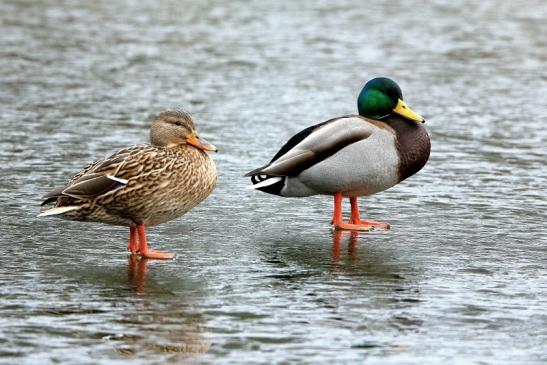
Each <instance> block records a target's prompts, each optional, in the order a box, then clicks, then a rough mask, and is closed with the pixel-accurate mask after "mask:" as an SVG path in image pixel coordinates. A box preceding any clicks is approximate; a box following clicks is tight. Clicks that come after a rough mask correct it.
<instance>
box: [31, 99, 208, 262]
mask: <svg viewBox="0 0 547 365" xmlns="http://www.w3.org/2000/svg"><path fill="white" fill-rule="evenodd" d="M150 142H151V144H140V145H136V146H132V147H128V148H124V149H122V150H119V151H118V152H116V153H114V154H113V155H112V156H109V157H106V158H103V159H100V160H97V161H95V162H93V163H92V164H90V165H88V166H87V167H85V168H83V169H82V170H80V172H78V173H77V174H76V175H75V176H74V177H73V178H72V179H70V181H69V182H68V184H66V185H65V186H62V187H59V188H57V189H55V190H53V191H51V192H50V193H48V194H46V195H45V196H44V201H43V202H42V205H44V204H48V203H55V206H54V207H53V208H51V209H48V210H46V211H44V212H43V213H41V214H40V215H39V216H40V217H45V216H55V217H58V218H63V219H69V220H75V221H91V222H101V223H107V224H113V225H119V226H128V227H129V245H128V247H127V248H128V250H129V251H131V253H134V254H139V255H141V256H142V257H146V258H152V259H170V258H172V257H173V256H174V255H173V254H171V253H167V252H161V251H153V250H150V249H149V248H148V243H147V240H146V231H145V228H146V226H155V225H158V224H161V223H164V222H167V221H170V220H172V219H175V218H178V217H180V216H182V215H183V214H184V213H186V212H188V211H189V210H190V209H192V208H193V207H195V206H196V205H197V204H198V203H199V202H201V201H202V200H203V199H205V198H206V197H207V196H208V195H209V194H210V193H211V192H212V191H213V189H214V187H215V185H216V181H217V172H216V168H215V164H214V162H213V160H212V159H211V158H210V157H209V155H208V154H207V153H206V152H205V151H216V148H215V147H214V146H213V145H211V144H209V143H208V142H207V141H205V140H204V139H202V138H200V137H199V136H198V134H197V132H196V129H195V127H194V122H193V121H192V118H191V117H190V115H189V114H188V113H186V112H185V111H183V110H180V109H173V110H167V111H164V112H162V113H160V114H158V115H157V116H156V117H155V118H154V119H153V121H152V126H151V129H150ZM137 237H138V240H137Z"/></svg>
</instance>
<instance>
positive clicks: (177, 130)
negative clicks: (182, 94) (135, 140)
mask: <svg viewBox="0 0 547 365" xmlns="http://www.w3.org/2000/svg"><path fill="white" fill-rule="evenodd" d="M150 142H151V143H152V144H153V145H155V146H161V147H172V146H176V145H183V144H188V145H191V146H194V147H196V148H199V149H200V150H203V151H215V152H216V150H217V149H216V147H215V146H213V145H212V144H210V143H209V142H207V141H206V140H204V139H203V138H200V137H199V135H198V132H197V131H196V127H195V126H194V121H193V120H192V117H191V116H190V114H188V113H187V112H185V111H184V110H182V109H168V110H166V111H163V112H161V113H159V114H158V115H156V116H155V117H154V119H153V120H152V128H151V129H150Z"/></svg>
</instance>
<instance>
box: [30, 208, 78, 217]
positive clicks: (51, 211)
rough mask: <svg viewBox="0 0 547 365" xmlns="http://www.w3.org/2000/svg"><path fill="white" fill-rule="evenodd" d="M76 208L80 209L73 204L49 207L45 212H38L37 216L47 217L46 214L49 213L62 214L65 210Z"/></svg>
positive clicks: (48, 214)
mask: <svg viewBox="0 0 547 365" xmlns="http://www.w3.org/2000/svg"><path fill="white" fill-rule="evenodd" d="M77 209H80V207H79V206H75V205H71V206H69V207H58V208H51V209H48V210H46V211H45V212H42V213H40V214H38V217H47V216H50V215H59V214H64V213H66V212H70V211H72V210H77Z"/></svg>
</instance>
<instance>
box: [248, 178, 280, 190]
mask: <svg viewBox="0 0 547 365" xmlns="http://www.w3.org/2000/svg"><path fill="white" fill-rule="evenodd" d="M281 180H283V178H282V177H279V176H276V177H270V178H269V179H266V180H264V181H262V182H259V183H258V184H254V185H251V186H249V189H260V188H263V187H266V186H270V185H273V184H275V183H276V182H279V181H281Z"/></svg>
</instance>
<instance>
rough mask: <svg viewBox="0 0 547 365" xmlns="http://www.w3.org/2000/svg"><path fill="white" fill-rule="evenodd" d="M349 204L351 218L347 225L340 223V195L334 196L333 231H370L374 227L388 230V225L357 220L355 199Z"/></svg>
mask: <svg viewBox="0 0 547 365" xmlns="http://www.w3.org/2000/svg"><path fill="white" fill-rule="evenodd" d="M350 202H351V218H350V221H349V223H345V222H343V221H342V193H335V194H334V215H333V218H332V224H333V225H334V229H339V230H348V231H370V230H372V229H374V228H375V227H381V228H384V229H389V224H388V223H384V222H371V221H362V220H361V219H360V218H359V206H358V205H357V198H355V197H353V198H350Z"/></svg>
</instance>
